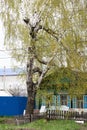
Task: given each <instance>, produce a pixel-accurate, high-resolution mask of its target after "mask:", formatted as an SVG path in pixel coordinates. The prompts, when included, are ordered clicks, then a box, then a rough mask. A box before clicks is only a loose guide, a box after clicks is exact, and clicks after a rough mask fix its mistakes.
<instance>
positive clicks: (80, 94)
mask: <svg viewBox="0 0 87 130" xmlns="http://www.w3.org/2000/svg"><path fill="white" fill-rule="evenodd" d="M45 86H46V87H45ZM40 89H41V90H44V89H45V90H46V92H47V95H49V93H52V94H50V96H51V98H50V99H49V97H45V96H44V95H46V94H43V93H42V94H43V96H42V95H41V98H42V101H37V103H36V107H37V109H38V108H40V106H41V105H43V106H44V105H46V106H47V105H48V101H49V105H50V106H62V105H65V106H68V107H69V109H70V110H75V111H79V112H81V111H87V73H83V72H76V71H71V70H70V69H68V68H65V69H64V68H61V69H59V70H56V71H55V72H53V73H50V75H49V76H47V77H45V78H44V79H43V81H42V84H41V88H40ZM47 98H48V101H47ZM40 100H41V99H40ZM39 102H40V103H39Z"/></svg>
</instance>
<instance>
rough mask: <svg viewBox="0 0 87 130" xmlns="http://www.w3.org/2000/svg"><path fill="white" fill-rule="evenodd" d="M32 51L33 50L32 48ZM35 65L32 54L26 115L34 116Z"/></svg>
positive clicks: (28, 67) (28, 72)
mask: <svg viewBox="0 0 87 130" xmlns="http://www.w3.org/2000/svg"><path fill="white" fill-rule="evenodd" d="M30 49H31V48H30ZM33 64H34V57H33V56H32V54H30V57H29V62H28V63H27V82H26V83H27V94H28V100H27V106H26V114H33V110H34V99H35V89H34V83H33V80H32V77H33Z"/></svg>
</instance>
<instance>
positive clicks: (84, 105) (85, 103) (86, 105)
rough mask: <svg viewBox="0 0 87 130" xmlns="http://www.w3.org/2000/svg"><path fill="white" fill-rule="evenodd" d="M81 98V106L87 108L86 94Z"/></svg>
mask: <svg viewBox="0 0 87 130" xmlns="http://www.w3.org/2000/svg"><path fill="white" fill-rule="evenodd" d="M83 100H84V102H83V108H87V95H84V97H83Z"/></svg>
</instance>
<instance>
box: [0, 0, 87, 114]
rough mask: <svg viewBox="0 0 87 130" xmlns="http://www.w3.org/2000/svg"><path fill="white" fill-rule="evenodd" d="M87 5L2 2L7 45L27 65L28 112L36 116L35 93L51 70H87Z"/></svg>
mask: <svg viewBox="0 0 87 130" xmlns="http://www.w3.org/2000/svg"><path fill="white" fill-rule="evenodd" d="M86 4H87V2H86V0H83V1H82V0H77V1H76V0H67V1H65V0H44V1H43V2H42V1H41V0H33V1H31V0H30V1H28V0H26V1H22V0H15V1H14V0H13V1H10V0H6V1H4V0H1V5H2V8H1V9H0V10H1V18H2V21H3V23H4V26H5V44H6V45H7V48H10V49H12V53H11V55H12V57H15V59H16V60H17V61H20V63H21V64H22V63H24V64H25V65H26V64H27V92H28V103H27V104H28V105H27V108H26V112H27V113H33V107H34V97H35V94H36V92H37V89H38V88H39V86H40V84H41V82H42V79H43V77H44V76H45V75H46V74H47V72H48V70H50V69H53V68H54V69H55V67H54V66H57V67H66V66H68V67H69V68H71V69H72V70H76V71H84V70H87V60H86V59H87V53H85V52H86V51H85V50H86V48H87V46H86V45H87V39H86V37H87V36H86V35H87V32H86V31H87V18H86V8H87V7H86ZM24 22H25V23H26V24H25V23H24ZM76 59H78V60H76Z"/></svg>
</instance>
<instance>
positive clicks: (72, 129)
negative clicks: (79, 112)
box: [0, 119, 86, 130]
mask: <svg viewBox="0 0 87 130" xmlns="http://www.w3.org/2000/svg"><path fill="white" fill-rule="evenodd" d="M80 127H81V125H79V124H76V123H75V122H74V121H72V120H51V121H46V120H45V119H41V120H38V121H34V122H32V123H28V124H24V125H20V126H16V125H13V124H10V125H9V124H3V123H0V130H15V129H17V128H35V130H80ZM85 127H86V124H85Z"/></svg>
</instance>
